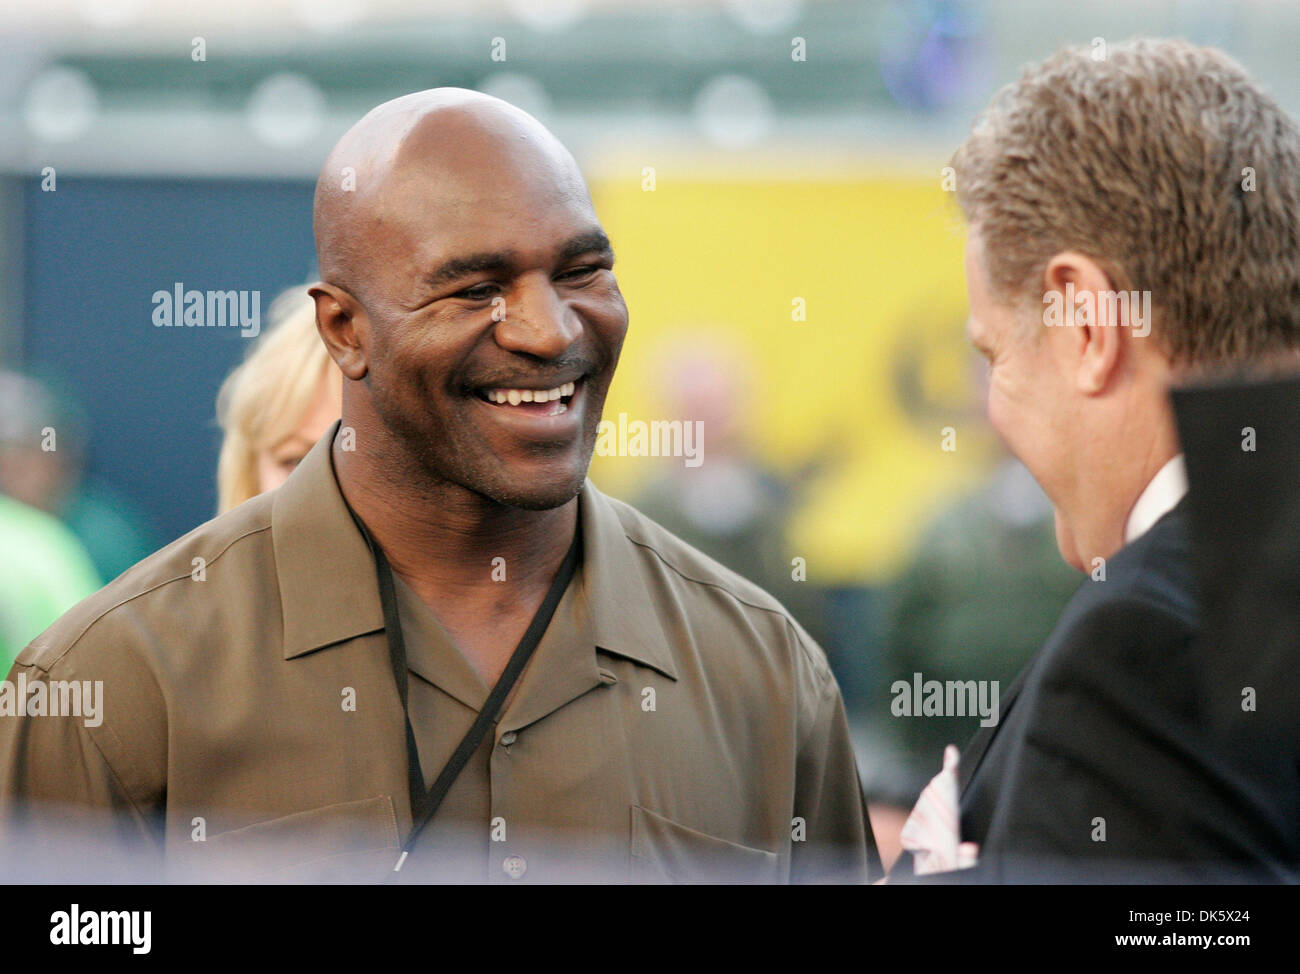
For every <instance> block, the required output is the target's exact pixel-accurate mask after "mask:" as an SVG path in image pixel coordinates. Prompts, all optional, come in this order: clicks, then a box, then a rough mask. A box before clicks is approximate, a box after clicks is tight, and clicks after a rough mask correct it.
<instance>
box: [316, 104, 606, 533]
mask: <svg viewBox="0 0 1300 974" xmlns="http://www.w3.org/2000/svg"><path fill="white" fill-rule="evenodd" d="M315 225H316V249H317V254H318V257H319V260H320V272H321V278H322V280H321V282H320V283H318V284H316V285H314V286H313V287H312V288H311V290H310V293H311V295H312V297H313V298H314V299H315V301H316V324H317V328H318V329H319V331H320V334H321V337H322V339H323V340H324V341H325V344H326V346H327V347H328V348H329V350H330V354H331V356H332V357H333V359H334V361H335V362H336V363H337V364H338V366H339V369H340V370H341V372H342V373H343V376H344V377H345V379H346V380H348V381H346V382H345V383H344V389H343V419H344V423H345V425H347V426H348V427H350V428H352V429H354V430H355V431H356V434H357V442H358V443H364V444H365V445H366V448H367V451H368V455H367V457H361V456H360V455H359V454H358V455H357V456H356V457H353V456H351V455H348V456H343V457H342V458H341V459H339V457H338V456H336V462H339V463H341V464H342V466H341V467H340V470H341V471H344V470H348V469H350V470H352V471H353V472H354V473H356V474H357V475H358V476H374V477H380V478H382V479H383V484H382V488H381V489H382V490H383V491H384V492H385V493H386V494H407V493H411V492H412V491H414V492H416V493H417V494H419V496H420V497H422V498H423V501H422V503H427V499H428V497H430V496H432V495H433V493H434V492H436V491H445V490H448V489H453V487H454V490H456V491H462V492H464V494H463V496H468V497H473V498H477V500H475V501H473V503H475V504H477V503H479V502H480V501H482V500H483V499H488V500H490V503H491V504H495V505H505V506H509V507H518V508H526V509H550V508H554V507H556V506H559V505H562V504H566V503H568V502H569V501H571V500H572V499H573V498H574V497H575V496H576V494H577V492H578V490H580V489H581V486H582V483H583V479H584V478H585V476H586V471H587V466H588V464H589V462H590V460H591V452H592V449H593V447H594V444H595V437H596V426H597V424H598V422H599V420H600V411H601V408H602V406H603V404H604V399H605V393H606V390H607V389H608V387H609V382H610V379H611V378H612V377H613V374H614V368H615V366H616V364H617V362H618V356H619V351H620V349H621V347H622V343H623V336H624V334H625V332H626V330H627V306H626V304H624V302H623V297H622V294H621V293H620V292H619V289H618V282H617V280H616V279H615V277H614V273H613V267H614V253H613V250H612V249H611V247H610V244H609V239H608V238H607V237H606V235H605V231H604V230H603V228H602V227H601V225H600V221H599V220H598V219H597V218H596V214H595V211H594V209H593V208H592V205H591V198H590V195H589V194H588V192H587V186H586V183H585V182H584V181H583V178H582V174H581V173H580V172H579V171H578V166H577V164H576V163H575V162H574V160H573V157H572V156H571V155H570V154H569V152H568V150H566V149H565V148H564V147H563V146H562V145H561V144H560V143H559V142H558V141H557V140H556V138H555V137H554V136H553V135H551V133H550V132H548V131H547V130H546V129H545V128H543V127H542V125H541V124H540V123H538V121H537V120H536V119H534V118H532V117H531V116H530V115H528V114H527V113H525V112H522V111H520V110H519V109H517V108H514V107H513V106H511V105H508V104H506V103H505V102H503V101H501V100H499V99H496V98H490V97H488V96H486V95H481V94H477V93H475V92H471V91H464V90H461V89H457V88H439V89H434V90H432V91H422V92H419V93H417V94H414V95H407V96H405V97H403V98H398V99H396V100H394V101H390V102H387V103H386V104H383V105H380V106H379V107H378V108H376V109H375V110H374V111H372V112H371V113H370V114H369V115H367V116H366V117H365V118H363V119H362V120H361V121H360V122H358V123H357V124H356V125H355V126H354V127H353V128H352V129H351V130H350V131H349V132H348V133H347V134H346V135H344V137H343V138H342V140H340V142H339V144H338V145H337V146H336V147H335V148H334V150H333V151H332V152H331V153H330V156H329V159H328V161H327V162H326V163H325V168H324V169H323V170H322V172H321V176H320V180H319V182H318V183H317V186H316V206H315ZM525 397H526V398H525ZM341 475H344V476H346V474H341Z"/></svg>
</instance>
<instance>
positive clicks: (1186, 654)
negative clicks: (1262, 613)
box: [896, 499, 1279, 882]
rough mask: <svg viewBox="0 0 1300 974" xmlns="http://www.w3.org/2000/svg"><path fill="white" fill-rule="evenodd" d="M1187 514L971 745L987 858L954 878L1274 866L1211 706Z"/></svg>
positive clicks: (1116, 573)
mask: <svg viewBox="0 0 1300 974" xmlns="http://www.w3.org/2000/svg"><path fill="white" fill-rule="evenodd" d="M1185 507H1186V499H1184V501H1183V502H1182V503H1180V504H1179V505H1178V506H1177V507H1176V508H1174V510H1172V511H1170V512H1169V513H1168V514H1166V515H1165V516H1164V517H1163V518H1162V519H1161V520H1160V521H1158V522H1157V523H1156V524H1155V525H1154V526H1153V527H1152V528H1151V529H1150V530H1149V531H1148V532H1147V533H1146V534H1144V535H1143V536H1142V537H1140V538H1139V539H1137V540H1136V541H1135V542H1133V543H1132V544H1130V545H1128V546H1126V547H1125V548H1123V549H1121V550H1120V551H1119V552H1118V553H1117V554H1116V555H1114V556H1113V557H1112V558H1111V559H1110V560H1109V562H1108V563H1107V564H1106V574H1105V579H1104V580H1096V581H1094V580H1091V579H1089V580H1088V581H1085V582H1084V584H1083V586H1082V587H1081V588H1080V590H1079V591H1078V593H1077V594H1076V595H1075V597H1074V598H1073V599H1072V600H1071V601H1070V603H1069V605H1068V606H1067V607H1066V609H1065V611H1064V613H1063V614H1062V616H1061V619H1060V622H1059V623H1058V625H1057V627H1056V629H1055V630H1054V631H1053V632H1052V634H1051V636H1049V637H1048V640H1047V642H1046V643H1045V644H1044V646H1043V647H1042V649H1041V650H1040V651H1039V652H1038V653H1037V654H1036V655H1035V657H1034V658H1033V659H1032V660H1031V661H1030V662H1029V664H1028V665H1027V666H1026V667H1025V669H1024V670H1023V671H1022V672H1021V674H1020V676H1019V677H1018V678H1017V679H1016V681H1015V683H1014V684H1013V685H1012V686H1011V688H1010V689H1009V690H1008V691H1007V692H1005V693H1004V694H1003V695H1002V706H1001V713H1000V718H999V721H998V723H997V724H996V725H995V726H993V727H989V728H982V729H981V730H980V731H979V732H978V733H977V734H976V735H975V737H974V738H973V739H972V740H971V742H970V744H969V745H967V747H966V750H965V751H964V752H963V754H962V757H961V767H960V782H961V833H962V839H963V840H964V841H974V842H977V843H979V846H980V861H979V864H978V865H977V866H976V867H975V868H973V869H970V870H962V871H960V872H958V873H953V874H946V875H945V876H943V877H939V879H940V881H957V882H968V881H974V882H1058V881H1066V882H1069V881H1088V882H1104V881H1119V882H1134V881H1212V880H1225V879H1241V878H1255V877H1256V876H1257V875H1258V873H1257V870H1258V868H1259V867H1258V866H1257V865H1255V864H1259V863H1263V862H1266V861H1268V860H1269V856H1268V848H1269V842H1268V841H1267V840H1266V839H1262V838H1261V836H1267V834H1268V833H1269V831H1270V825H1269V822H1268V821H1267V818H1266V817H1265V816H1263V815H1261V814H1260V809H1259V808H1258V807H1257V806H1254V805H1252V804H1251V803H1249V802H1246V801H1243V795H1242V790H1241V786H1240V781H1239V779H1238V777H1237V775H1236V774H1235V773H1234V771H1233V769H1232V768H1231V767H1229V766H1228V765H1227V764H1226V763H1225V762H1224V761H1223V760H1222V758H1221V756H1220V755H1219V754H1218V753H1217V752H1216V751H1215V749H1214V748H1213V747H1212V746H1211V738H1210V735H1209V734H1208V733H1207V727H1206V724H1205V720H1204V713H1203V708H1202V705H1201V702H1200V699H1199V696H1198V691H1197V687H1198V679H1199V662H1198V659H1197V655H1196V654H1197V640H1196V636H1197V633H1198V629H1199V618H1198V611H1197V598H1196V586H1195V581H1194V577H1193V572H1192V565H1191V560H1190V556H1189V539H1188V533H1187V519H1186V511H1185ZM896 869H898V870H899V871H900V872H901V873H902V874H904V875H905V874H906V873H908V872H910V862H903V863H900V864H899V866H898V867H896ZM1267 875H1270V876H1274V877H1277V876H1278V875H1279V874H1278V873H1276V872H1270V873H1267Z"/></svg>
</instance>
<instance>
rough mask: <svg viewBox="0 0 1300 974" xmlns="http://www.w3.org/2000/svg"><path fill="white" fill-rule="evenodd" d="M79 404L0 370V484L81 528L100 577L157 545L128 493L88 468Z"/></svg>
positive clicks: (115, 572) (22, 499)
mask: <svg viewBox="0 0 1300 974" xmlns="http://www.w3.org/2000/svg"><path fill="white" fill-rule="evenodd" d="M86 457H87V434H86V423H85V421H84V419H83V417H82V414H81V411H80V410H79V409H78V408H77V406H76V405H74V404H73V402H72V401H71V400H70V399H69V398H68V397H66V396H56V395H54V394H53V393H52V392H51V391H50V389H49V388H47V387H46V386H45V385H44V384H42V383H41V382H39V381H37V380H36V379H34V378H32V377H30V376H26V375H20V374H18V373H16V372H3V371H0V492H3V493H5V494H7V495H9V496H10V497H12V498H14V499H15V500H17V501H20V502H22V503H23V504H26V505H28V506H30V507H35V508H38V509H40V510H43V511H45V512H47V513H49V514H52V515H53V516H54V517H55V518H57V519H58V520H60V521H62V522H63V523H64V524H65V525H67V527H68V528H69V529H70V530H71V531H72V533H73V534H75V535H76V536H77V538H78V539H79V540H80V542H81V545H82V546H84V548H85V551H86V552H87V553H88V554H89V555H90V559H91V561H92V562H93V563H94V566H95V569H96V572H97V573H98V575H99V577H100V578H103V579H111V578H116V577H117V576H118V575H120V574H121V573H122V572H124V571H126V569H128V568H129V567H131V566H132V565H134V564H135V563H136V562H137V561H139V560H140V559H141V558H143V557H144V556H145V555H147V554H149V553H150V552H151V551H153V549H154V548H155V547H156V542H155V538H154V537H153V534H152V532H151V531H150V530H149V529H148V528H147V527H146V522H145V519H144V517H143V515H142V514H141V513H140V512H139V511H138V509H137V508H136V507H135V505H133V504H132V503H131V502H130V501H128V500H126V499H125V498H124V497H122V496H121V495H119V494H118V493H117V492H115V491H114V490H112V489H111V488H109V487H108V486H106V485H105V484H103V483H101V482H99V481H98V480H96V479H95V478H93V477H90V476H88V475H87V473H86Z"/></svg>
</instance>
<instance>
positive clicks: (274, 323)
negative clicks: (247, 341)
mask: <svg viewBox="0 0 1300 974" xmlns="http://www.w3.org/2000/svg"><path fill="white" fill-rule="evenodd" d="M308 287H309V285H307V284H303V285H300V286H298V287H293V288H289V289H288V290H286V291H284V292H282V293H281V294H280V295H279V297H277V298H276V299H275V301H274V302H272V304H271V307H270V311H269V318H270V322H269V324H268V327H267V329H266V331H265V332H263V333H262V337H261V338H260V339H258V341H257V343H256V344H255V345H254V346H253V347H252V349H251V350H250V352H249V354H248V357H247V358H246V359H245V360H244V361H243V362H242V363H241V364H240V365H239V366H238V367H237V368H236V369H235V370H234V371H233V372H231V373H230V375H229V376H227V377H226V381H225V382H223V383H222V384H221V390H220V391H219V392H218V393H217V422H218V423H220V424H221V429H222V431H223V432H224V434H225V435H224V438H223V439H222V441H221V456H220V459H219V460H218V462H217V504H218V510H219V511H222V512H224V511H228V510H230V509H231V508H232V507H236V506H237V505H239V504H242V503H244V501H246V500H248V499H249V498H250V497H256V496H257V495H258V494H260V493H262V492H264V491H268V490H272V489H274V488H276V487H279V486H280V485H281V484H282V483H284V482H285V480H287V479H288V477H289V474H291V473H293V470H294V468H295V467H297V466H298V462H299V461H300V460H302V458H303V457H305V456H306V455H307V452H308V451H309V450H310V449H311V448H312V447H313V446H315V445H316V441H317V440H319V439H320V438H321V437H322V436H324V435H325V431H326V430H328V429H329V428H330V426H331V425H332V424H333V423H334V422H335V421H336V420H337V419H338V418H339V416H340V415H341V413H342V409H343V375H342V373H341V372H339V370H338V366H336V365H335V364H334V362H333V360H332V359H330V357H329V352H328V351H326V349H325V345H324V343H323V342H322V341H321V340H320V336H319V335H318V334H317V333H316V304H315V302H314V301H312V299H311V297H310V296H309V295H308V294H307V288H308Z"/></svg>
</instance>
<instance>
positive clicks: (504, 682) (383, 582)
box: [349, 508, 582, 882]
mask: <svg viewBox="0 0 1300 974" xmlns="http://www.w3.org/2000/svg"><path fill="white" fill-rule="evenodd" d="M349 513H352V519H353V520H354V521H356V524H357V527H358V528H359V529H360V530H361V535H362V537H364V538H365V539H366V544H367V545H368V546H369V547H370V551H371V554H373V555H374V558H375V574H376V576H377V577H378V580H379V600H380V603H381V604H382V605H383V609H384V632H385V635H386V636H387V637H388V657H389V661H390V662H391V663H392V667H393V677H394V679H395V680H396V681H397V693H398V696H399V697H401V700H402V712H403V715H404V716H405V718H406V757H407V781H408V784H409V786H410V793H411V819H412V822H413V827H412V829H411V834H410V835H409V836H408V837H407V839H406V842H405V843H404V844H403V845H402V854H401V856H400V857H399V858H398V860H397V864H396V865H395V866H394V867H393V871H392V872H390V873H389V874H388V880H387V881H388V882H392V881H393V880H394V879H395V878H396V874H397V872H398V871H399V870H401V868H402V865H403V863H405V862H406V857H407V855H408V854H409V853H410V851H411V848H412V847H413V846H414V845H415V842H416V840H417V839H418V838H419V837H420V833H421V832H423V831H424V827H425V826H426V825H428V824H429V822H430V821H431V820H432V819H433V816H434V815H435V814H436V813H437V811H438V806H440V805H441V804H442V800H443V799H444V798H446V797H447V792H448V791H450V790H451V786H452V785H453V784H454V783H455V781H456V778H457V776H458V775H459V774H460V772H461V770H462V769H463V768H464V767H465V765H466V764H467V763H468V762H469V759H470V757H472V756H473V754H474V752H475V751H476V750H478V747H479V745H480V744H481V743H482V742H483V737H484V736H485V735H486V734H487V731H488V728H489V727H490V726H491V725H493V724H495V723H496V721H497V718H498V717H499V716H500V712H501V708H502V705H503V704H504V703H505V700H506V697H507V696H508V695H509V694H510V690H511V688H512V687H514V685H515V682H516V681H517V680H518V679H519V674H520V673H522V672H523V670H524V667H525V666H526V665H527V664H528V660H529V658H530V657H531V656H532V655H533V650H535V649H536V648H537V644H538V643H540V642H541V641H542V636H543V635H544V634H545V633H546V627H547V626H549V625H550V623H551V617H552V616H554V615H555V609H556V607H557V606H558V605H559V604H560V599H561V598H562V597H563V595H564V592H565V590H566V589H567V588H568V587H569V582H570V581H572V580H573V576H574V573H575V572H576V571H577V567H578V561H579V560H580V558H581V556H582V540H581V537H582V536H581V531H580V530H575V531H574V534H573V544H571V545H569V550H568V553H567V554H565V556H564V561H563V562H562V563H561V564H560V570H559V572H558V573H557V574H556V576H555V580H554V581H553V582H551V587H550V588H549V589H548V590H547V592H546V597H545V598H544V599H542V604H541V606H540V607H539V608H538V610H537V614H536V615H534V616H533V619H532V621H531V622H530V623H528V628H527V630H525V632H524V636H523V638H522V639H521V640H520V641H519V645H518V646H517V647H515V651H514V653H513V654H512V655H511V657H510V661H509V662H508V663H506V668H505V670H503V671H502V673H501V678H500V679H499V680H497V682H496V685H495V686H493V687H492V691H491V693H489V694H488V698H487V701H486V702H485V703H484V704H483V709H482V710H480V711H479V712H478V716H477V717H476V718H475V719H474V723H473V724H472V725H471V726H470V729H469V731H468V732H467V733H466V734H465V736H464V737H463V738H462V739H461V742H460V744H459V745H457V747H456V750H455V751H453V752H452V755H451V757H450V758H449V759H448V760H447V764H446V765H445V766H444V767H443V769H442V771H441V772H439V773H438V777H437V778H436V779H434V782H433V786H432V787H431V788H429V789H428V791H426V790H425V787H424V772H423V771H422V770H421V768H420V752H419V747H418V745H417V744H416V740H415V731H414V729H413V728H412V726H411V709H410V705H409V703H408V702H407V684H408V676H407V662H406V639H405V637H404V636H403V634H402V625H401V620H400V618H399V617H398V614H397V590H396V587H395V585H394V583H393V569H392V567H391V566H390V565H389V564H388V559H387V558H386V557H385V556H384V551H383V549H382V548H380V547H379V545H377V544H375V542H374V539H373V538H371V537H370V532H369V531H367V530H366V527H365V525H364V524H362V523H361V519H360V518H359V517H357V516H356V514H355V513H354V512H352V511H351V509H350V508H349Z"/></svg>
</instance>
